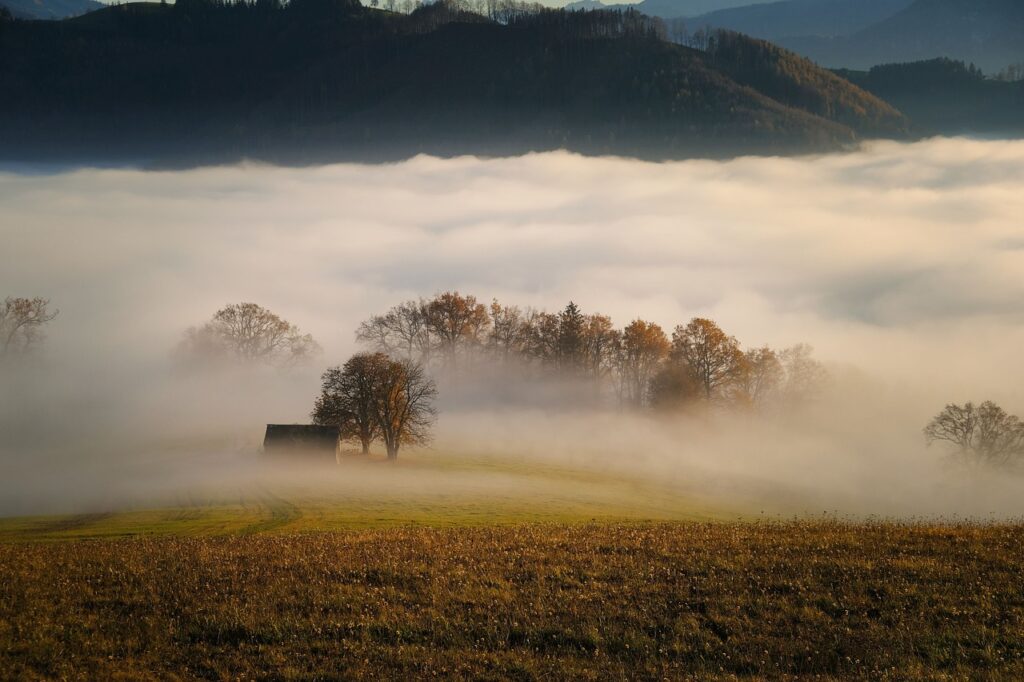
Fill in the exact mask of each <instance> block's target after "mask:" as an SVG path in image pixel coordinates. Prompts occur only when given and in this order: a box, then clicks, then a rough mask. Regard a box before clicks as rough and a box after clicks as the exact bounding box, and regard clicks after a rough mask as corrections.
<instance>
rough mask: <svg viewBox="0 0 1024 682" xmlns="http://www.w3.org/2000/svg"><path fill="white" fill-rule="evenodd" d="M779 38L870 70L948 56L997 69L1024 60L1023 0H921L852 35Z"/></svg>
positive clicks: (835, 63)
mask: <svg viewBox="0 0 1024 682" xmlns="http://www.w3.org/2000/svg"><path fill="white" fill-rule="evenodd" d="M779 42H780V44H782V45H784V46H785V47H788V48H790V49H792V50H795V51H796V52H799V53H800V54H804V55H806V56H808V57H810V58H812V59H814V60H815V61H817V62H818V63H820V64H823V65H825V66H829V67H837V68H838V67H847V68H852V69H866V68H870V67H871V66H874V65H876V64H886V63H893V62H913V61H920V60H927V59H933V58H938V57H948V58H950V59H954V60H963V61H965V62H969V63H974V64H976V65H977V66H979V67H980V68H982V69H983V70H985V71H987V72H996V71H999V70H1000V69H1002V68H1004V67H1006V66H1008V65H1009V64H1013V63H1017V62H1021V61H1024V2H1022V1H1021V0H916V1H915V2H914V3H913V4H912V5H910V6H909V7H908V8H906V9H905V10H903V11H902V12H899V13H897V14H896V15H894V16H892V17H890V18H889V19H886V20H884V21H881V22H879V23H877V24H875V25H873V26H870V27H868V28H866V29H864V30H863V31H860V32H858V33H856V34H854V35H852V36H847V37H841V38H834V39H822V38H795V39H786V40H780V41H779Z"/></svg>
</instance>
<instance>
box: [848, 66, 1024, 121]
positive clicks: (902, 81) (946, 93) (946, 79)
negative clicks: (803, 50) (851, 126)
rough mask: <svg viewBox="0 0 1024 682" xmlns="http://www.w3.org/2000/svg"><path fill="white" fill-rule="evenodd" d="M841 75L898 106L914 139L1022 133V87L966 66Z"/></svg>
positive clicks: (880, 69)
mask: <svg viewBox="0 0 1024 682" xmlns="http://www.w3.org/2000/svg"><path fill="white" fill-rule="evenodd" d="M840 75H841V76H843V77H844V78H847V79H849V80H850V81H852V82H853V83H856V84H857V85H858V86H860V87H861V88H864V89H865V90H868V91H870V92H873V93H875V94H877V95H878V96H879V97H883V98H885V100H886V101H888V102H892V103H893V104H894V105H896V106H898V107H899V108H900V111H902V112H904V113H906V114H907V115H908V116H910V117H911V119H912V120H913V122H914V128H915V133H916V134H921V135H935V134H940V133H943V134H977V133H984V134H993V133H994V134H1001V135H1008V136H1019V135H1020V134H1021V132H1024V117H1022V116H1021V112H1022V111H1024V81H1001V80H995V79H992V78H985V77H984V76H983V75H982V73H981V72H980V71H979V70H977V69H971V68H969V67H968V66H967V65H965V64H964V63H963V62H955V61H952V60H949V59H933V60H929V61H924V62H913V63H910V64H887V65H883V66H876V67H874V68H872V69H871V70H870V71H845V70H844V71H841V72H840Z"/></svg>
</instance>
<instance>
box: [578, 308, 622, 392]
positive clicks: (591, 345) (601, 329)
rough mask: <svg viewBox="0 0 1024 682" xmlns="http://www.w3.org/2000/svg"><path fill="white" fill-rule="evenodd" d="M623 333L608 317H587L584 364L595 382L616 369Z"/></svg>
mask: <svg viewBox="0 0 1024 682" xmlns="http://www.w3.org/2000/svg"><path fill="white" fill-rule="evenodd" d="M621 342H622V333H621V332H620V331H618V330H617V329H615V327H614V325H613V324H612V318H610V317H608V316H607V315H587V317H586V319H585V321H584V325H583V356H584V358H583V364H584V366H585V368H586V371H587V373H588V374H589V375H590V376H591V378H593V379H594V381H598V382H599V381H601V380H602V379H604V378H605V377H606V376H608V374H609V373H610V372H612V371H613V370H614V369H615V363H616V359H617V358H618V355H619V347H620V344H621Z"/></svg>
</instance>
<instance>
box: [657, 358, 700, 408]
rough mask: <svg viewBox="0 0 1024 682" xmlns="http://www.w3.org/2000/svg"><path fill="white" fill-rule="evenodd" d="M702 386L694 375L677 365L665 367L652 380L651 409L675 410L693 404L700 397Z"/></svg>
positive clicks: (670, 364) (671, 364)
mask: <svg viewBox="0 0 1024 682" xmlns="http://www.w3.org/2000/svg"><path fill="white" fill-rule="evenodd" d="M700 390H701V389H700V386H698V385H697V383H696V382H695V381H694V380H693V375H692V374H691V373H690V372H689V371H688V370H687V369H686V368H685V367H682V366H680V365H678V364H676V363H669V364H666V365H664V366H662V368H661V369H660V370H658V373H657V374H655V375H654V378H653V379H651V387H650V402H651V407H654V408H656V409H659V410H674V409H679V408H681V407H684V406H686V405H688V404H690V403H692V402H693V401H694V400H695V399H697V397H698V396H700Z"/></svg>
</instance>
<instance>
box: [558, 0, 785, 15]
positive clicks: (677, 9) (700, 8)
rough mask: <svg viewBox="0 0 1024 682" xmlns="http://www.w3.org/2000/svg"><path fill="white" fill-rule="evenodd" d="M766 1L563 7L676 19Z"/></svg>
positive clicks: (588, 2)
mask: <svg viewBox="0 0 1024 682" xmlns="http://www.w3.org/2000/svg"><path fill="white" fill-rule="evenodd" d="M767 2H772V0H641V2H638V3H636V4H625V3H609V4H604V3H602V2H601V1H600V0H577V1H576V2H570V3H569V4H567V5H566V6H565V9H567V10H570V11H575V10H595V9H614V10H625V9H630V8H632V9H635V10H637V11H638V12H641V13H643V14H646V15H647V16H649V17H661V18H663V19H676V18H678V17H695V16H698V15H701V14H707V13H708V12H715V11H717V10H722V9H726V8H729V7H740V6H743V5H754V4H760V3H767Z"/></svg>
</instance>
